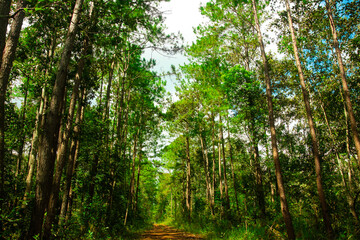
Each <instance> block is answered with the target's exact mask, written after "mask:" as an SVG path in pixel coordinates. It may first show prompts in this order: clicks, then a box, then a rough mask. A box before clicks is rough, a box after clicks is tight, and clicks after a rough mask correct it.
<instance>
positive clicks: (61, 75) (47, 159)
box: [29, 0, 83, 237]
mask: <svg viewBox="0 0 360 240" xmlns="http://www.w3.org/2000/svg"><path fill="white" fill-rule="evenodd" d="M82 4H83V0H76V3H75V7H74V11H73V14H72V18H71V21H70V26H69V30H68V33H67V36H66V41H65V44H64V49H63V52H62V56H61V59H60V63H59V67H58V72H57V75H56V79H55V85H54V88H53V93H52V98H51V102H50V107H49V111H48V113H47V115H46V123H45V128H44V134H43V136H42V137H41V141H40V142H41V147H40V151H39V161H38V168H37V174H36V183H37V186H36V194H35V207H34V211H33V215H32V218H31V219H32V220H31V224H30V229H29V237H33V236H35V235H37V234H40V235H41V232H42V223H43V218H44V213H45V208H46V206H47V205H48V203H49V196H50V192H51V184H52V182H53V181H52V180H53V171H54V163H55V157H56V156H55V152H56V147H57V142H56V141H57V139H58V133H59V127H60V119H61V116H59V114H60V113H61V108H60V106H61V102H62V100H63V98H64V95H65V85H66V78H67V69H68V65H69V62H70V57H71V51H72V48H73V45H74V40H75V36H76V32H77V28H78V22H79V20H80V15H81V14H80V11H81V8H82Z"/></svg>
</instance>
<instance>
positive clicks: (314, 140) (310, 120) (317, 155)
mask: <svg viewBox="0 0 360 240" xmlns="http://www.w3.org/2000/svg"><path fill="white" fill-rule="evenodd" d="M285 3H286V10H287V13H288V21H289V28H290V32H291V38H292V44H293V48H294V55H295V61H296V66H297V69H298V73H299V78H300V85H301V89H302V93H303V98H304V104H305V109H306V115H307V119H308V124H309V128H310V135H311V140H312V147H313V149H312V150H313V154H314V160H315V172H316V185H317V190H318V195H319V200H320V204H321V209H322V215H323V218H324V224H325V228H326V231H327V234H328V237H329V238H333V229H332V227H331V217H330V213H329V210H328V206H327V202H326V197H325V193H324V190H323V185H322V179H321V164H320V153H319V152H320V151H319V147H318V141H317V137H316V132H315V124H314V121H313V117H312V113H311V107H310V99H309V98H310V97H309V92H308V91H307V89H306V86H305V79H304V74H303V71H302V67H301V62H300V57H299V52H298V48H297V43H296V36H295V31H294V27H293V23H292V18H291V12H290V4H289V0H285Z"/></svg>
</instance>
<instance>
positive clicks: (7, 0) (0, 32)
mask: <svg viewBox="0 0 360 240" xmlns="http://www.w3.org/2000/svg"><path fill="white" fill-rule="evenodd" d="M10 6H11V0H0V66H1V62H2V56H3V51H4V48H5V41H6V32H7V26H8V22H9V18H8V16H9V13H10Z"/></svg>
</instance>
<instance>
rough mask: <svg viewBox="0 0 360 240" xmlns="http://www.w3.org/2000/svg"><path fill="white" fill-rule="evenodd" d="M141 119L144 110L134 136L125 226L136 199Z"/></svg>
mask: <svg viewBox="0 0 360 240" xmlns="http://www.w3.org/2000/svg"><path fill="white" fill-rule="evenodd" d="M141 119H142V110H141V112H140V119H139V123H138V126H137V132H136V133H135V136H134V148H133V156H132V166H131V178H130V189H129V197H128V203H127V206H126V213H125V219H124V226H126V222H127V218H128V214H129V210H130V208H131V209H133V208H132V205H133V200H134V195H135V163H136V155H137V145H138V140H139V137H140V128H141Z"/></svg>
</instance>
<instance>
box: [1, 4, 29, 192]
mask: <svg viewBox="0 0 360 240" xmlns="http://www.w3.org/2000/svg"><path fill="white" fill-rule="evenodd" d="M0 4H1V2H0ZM9 4H10V2H9V1H5V2H3V3H2V5H0V7H1V8H2V9H0V11H4V13H5V14H6V13H7V14H8V8H9V7H10V6H8V5H9ZM26 4H27V2H26V1H25V0H18V1H17V3H16V8H17V9H22V8H24V7H26ZM24 17H25V12H24V11H20V12H19V13H18V14H16V15H15V17H14V19H13V22H12V24H11V28H10V32H9V35H8V37H7V39H6V43H5V46H4V47H3V51H1V53H2V55H1V56H2V58H1V65H0V194H1V196H3V197H5V194H6V193H5V192H4V177H5V151H6V148H5V99H6V92H7V87H8V83H9V77H10V72H11V69H12V66H13V61H14V58H15V53H16V48H17V45H18V42H19V37H20V33H21V27H22V24H23V21H24ZM5 23H6V25H5ZM6 27H7V20H6V21H5V20H0V31H1V32H0V44H3V43H1V41H2V42H3V41H4V39H3V38H4V37H5V36H6ZM3 31H5V32H3ZM4 34H5V36H3V35H4ZM0 47H2V46H0ZM0 50H2V49H0Z"/></svg>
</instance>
